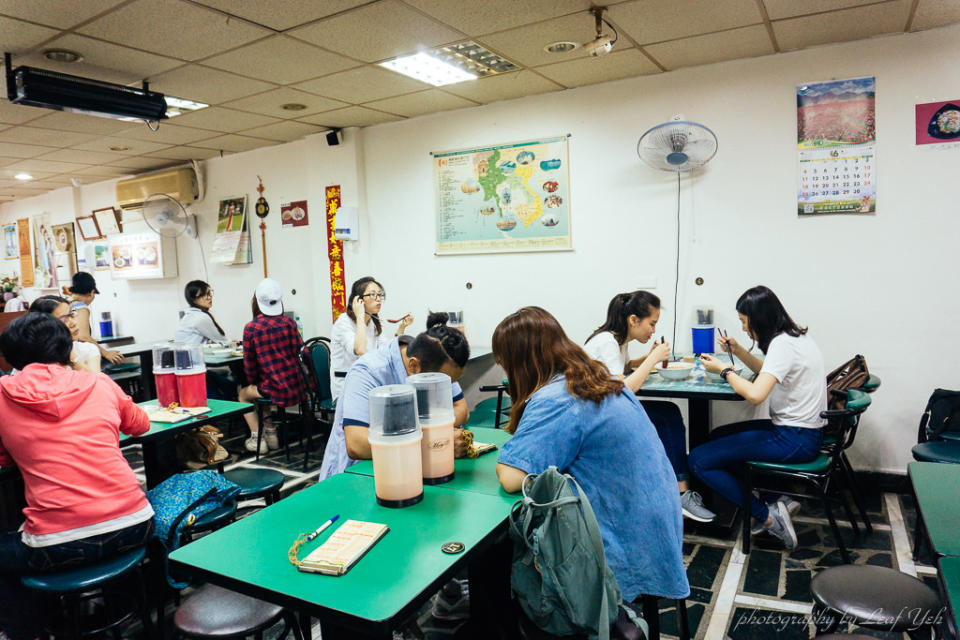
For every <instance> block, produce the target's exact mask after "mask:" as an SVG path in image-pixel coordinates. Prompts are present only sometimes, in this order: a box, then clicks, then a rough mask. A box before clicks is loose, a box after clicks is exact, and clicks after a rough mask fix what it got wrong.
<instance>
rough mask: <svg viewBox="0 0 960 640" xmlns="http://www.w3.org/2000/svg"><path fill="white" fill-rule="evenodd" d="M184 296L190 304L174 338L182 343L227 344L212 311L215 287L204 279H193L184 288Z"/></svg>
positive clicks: (225, 337)
mask: <svg viewBox="0 0 960 640" xmlns="http://www.w3.org/2000/svg"><path fill="white" fill-rule="evenodd" d="M183 297H184V298H186V299H187V304H188V305H190V306H189V307H188V308H187V310H186V311H184V312H183V316H182V317H181V318H180V324H178V325H177V332H176V334H174V339H176V341H177V342H179V343H180V344H191V345H195V344H203V343H204V342H216V343H218V344H226V343H227V342H229V341H228V340H227V336H226V334H225V333H224V331H223V327H221V326H220V325H219V324H218V323H217V321H216V320H214V318H213V314H212V313H210V307H212V306H213V289H211V288H210V285H209V284H207V283H206V282H204V281H203V280H191V281H190V282H188V283H187V286H186V287H185V288H184V290H183Z"/></svg>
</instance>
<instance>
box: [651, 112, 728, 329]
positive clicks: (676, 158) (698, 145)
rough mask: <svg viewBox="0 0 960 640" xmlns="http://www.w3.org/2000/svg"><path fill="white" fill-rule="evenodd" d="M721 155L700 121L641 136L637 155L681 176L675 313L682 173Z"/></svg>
mask: <svg viewBox="0 0 960 640" xmlns="http://www.w3.org/2000/svg"><path fill="white" fill-rule="evenodd" d="M716 154H717V136H716V134H715V133H714V132H713V131H711V130H710V129H709V128H707V127H705V126H704V125H702V124H700V123H699V122H690V121H688V120H684V118H683V115H675V116H674V117H673V118H672V119H671V120H670V122H664V123H663V124H658V125H657V126H655V127H652V128H651V129H648V130H647V132H646V133H644V134H643V135H642V136H640V140H639V141H638V142H637V155H639V156H640V159H641V160H643V161H644V162H646V163H647V164H648V165H650V166H651V167H653V168H654V169H660V170H661V171H674V172H676V174H677V266H676V280H675V282H674V286H673V312H674V314H676V313H677V290H678V289H679V288H680V174H681V173H685V172H687V171H693V170H694V169H699V168H700V167H702V166H703V165H705V164H707V163H708V162H710V160H711V158H713V156H715V155H716ZM677 320H678V318H676V315H675V316H674V320H673V341H672V342H671V346H674V347H675V345H676V344H677Z"/></svg>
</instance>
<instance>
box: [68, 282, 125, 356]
mask: <svg viewBox="0 0 960 640" xmlns="http://www.w3.org/2000/svg"><path fill="white" fill-rule="evenodd" d="M67 292H68V293H69V294H70V298H71V301H70V311H73V312H74V313H75V314H76V321H77V329H79V331H80V335H79V338H78V340H80V341H81V342H89V343H90V344H92V345H95V346H96V347H97V349H98V350H99V351H100V357H101V359H103V360H106V361H108V362H110V363H111V364H120V363H121V362H123V354H121V353H120V352H119V351H117V350H115V349H106V348H104V347H103V346H102V345H101V344H100V343H98V342H97V341H96V339H94V338H93V336H92V334H91V333H90V305H91V304H92V303H93V299H94V298H96V297H97V294H98V293H100V291H99V290H98V289H97V281H96V280H94V279H93V276H92V275H90V274H89V273H87V272H86V271H78V272H76V273H75V274H73V281H72V283H71V284H70V287H69V288H68V289H67Z"/></svg>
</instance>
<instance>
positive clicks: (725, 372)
mask: <svg viewBox="0 0 960 640" xmlns="http://www.w3.org/2000/svg"><path fill="white" fill-rule="evenodd" d="M731 373H734V371H733V368H732V367H727V368H726V369H724V370H723V371H721V372H720V377H721V378H723V380H724V382H726V380H727V376H729V375H730V374H731Z"/></svg>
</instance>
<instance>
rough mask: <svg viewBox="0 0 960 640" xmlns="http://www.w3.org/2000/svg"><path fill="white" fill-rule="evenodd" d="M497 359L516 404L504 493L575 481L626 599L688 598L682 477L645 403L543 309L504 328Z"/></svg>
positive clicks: (497, 334) (497, 335)
mask: <svg viewBox="0 0 960 640" xmlns="http://www.w3.org/2000/svg"><path fill="white" fill-rule="evenodd" d="M493 357H494V358H495V359H496V361H497V362H498V363H499V364H500V365H501V366H502V367H503V368H504V370H505V371H506V373H507V378H508V380H509V386H508V390H509V392H510V398H511V400H512V401H513V408H512V410H511V412H510V422H509V423H508V424H507V426H506V430H507V431H509V432H511V433H513V434H514V435H513V437H512V438H511V439H510V440H509V441H508V442H507V443H506V444H505V445H504V446H503V448H502V450H501V452H500V458H499V461H498V464H497V476H498V477H499V478H500V483H501V484H502V485H503V488H504V489H505V490H507V491H508V492H511V493H516V492H518V491H520V488H521V486H522V483H523V479H524V476H525V475H526V474H528V473H540V472H542V471H544V470H546V469H547V467H550V466H556V467H557V468H558V469H560V470H561V471H562V472H563V473H569V474H570V475H572V476H574V477H575V478H576V479H577V482H578V483H579V484H580V486H581V487H582V488H583V490H584V492H585V493H586V494H587V498H589V500H590V504H591V505H592V506H593V510H594V513H595V514H596V516H597V522H598V524H599V525H600V534H601V536H602V538H603V548H604V551H605V555H606V559H607V564H608V565H609V566H610V569H611V570H612V571H613V574H614V576H616V578H617V583H618V584H619V585H620V590H621V592H622V593H623V599H624V600H625V601H628V602H629V601H632V600H634V599H636V598H637V596H639V595H642V594H647V595H656V596H661V597H665V598H685V597H686V596H687V595H688V594H689V592H690V586H689V584H688V583H687V575H686V571H685V569H684V566H683V555H682V551H681V546H682V543H683V519H682V516H681V515H680V497H679V495H678V494H677V484H676V476H675V475H674V472H673V467H672V466H671V465H670V461H669V460H667V455H666V453H664V450H663V444H661V442H660V438H659V437H657V432H656V431H655V430H654V428H653V425H652V424H651V423H650V419H649V418H647V414H646V413H645V412H644V410H643V407H642V406H640V403H639V402H638V401H637V399H636V397H634V395H633V394H632V393H631V392H630V390H629V389H627V388H625V387H624V384H623V382H622V381H620V380H617V379H615V378H611V377H610V375H609V373H608V372H607V370H606V368H605V367H604V366H603V365H601V364H600V363H599V362H597V361H595V360H593V359H592V358H590V357H589V356H588V355H587V354H586V353H585V352H584V351H583V349H581V348H580V347H579V346H577V344H576V343H574V342H573V341H572V340H570V339H569V338H568V337H567V335H566V333H564V331H563V328H562V327H561V326H560V324H559V323H558V322H557V320H556V318H554V317H553V316H552V315H550V313H548V312H547V311H545V310H544V309H541V308H540V307H525V308H523V309H520V310H519V311H517V312H516V313H513V314H511V315H509V316H507V317H506V318H505V319H504V320H503V321H502V322H501V323H500V324H499V325H498V326H497V329H496V331H494V334H493Z"/></svg>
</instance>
